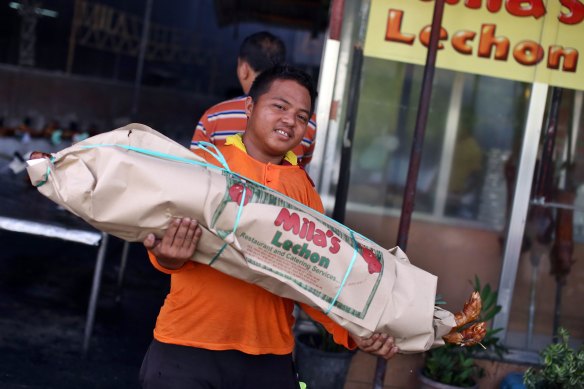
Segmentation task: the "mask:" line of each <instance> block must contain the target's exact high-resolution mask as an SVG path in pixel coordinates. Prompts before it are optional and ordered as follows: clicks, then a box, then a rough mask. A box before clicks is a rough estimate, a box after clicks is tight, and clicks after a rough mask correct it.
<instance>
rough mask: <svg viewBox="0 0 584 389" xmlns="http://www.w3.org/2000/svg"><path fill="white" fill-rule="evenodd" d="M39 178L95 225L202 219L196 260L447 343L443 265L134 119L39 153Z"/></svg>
mask: <svg viewBox="0 0 584 389" xmlns="http://www.w3.org/2000/svg"><path fill="white" fill-rule="evenodd" d="M33 162H34V163H32V164H31V166H29V167H28V168H27V169H28V173H29V176H30V179H31V181H32V183H33V185H35V186H37V187H38V190H39V191H40V192H41V193H42V194H43V195H45V196H47V197H48V198H50V199H51V200H53V201H54V202H56V203H57V204H59V205H61V206H63V207H65V208H66V209H68V210H69V211H71V212H72V213H74V214H76V215H77V216H79V217H81V218H82V219H84V220H85V221H87V222H88V223H89V224H91V225H92V226H94V227H95V228H97V229H99V230H101V231H104V232H106V233H108V234H111V235H114V236H117V237H119V238H121V239H124V240H127V241H130V242H141V241H143V240H144V238H145V237H146V235H147V234H148V233H151V232H153V233H154V234H155V235H157V236H159V237H161V236H162V235H163V233H164V230H165V229H166V228H167V226H168V225H169V223H170V221H171V220H172V219H173V218H174V217H190V218H193V219H196V220H198V221H199V223H200V225H201V227H202V230H203V235H202V237H201V239H200V241H199V245H198V247H197V252H196V253H195V255H194V257H193V258H192V260H194V261H197V262H200V263H205V264H208V265H210V266H213V267H214V268H216V269H217V270H219V271H221V272H224V273H227V274H229V275H231V276H233V277H236V278H239V279H242V280H244V281H246V282H250V283H253V284H257V285H259V286H261V287H263V288H265V289H267V290H269V291H270V292H272V293H274V294H276V295H279V296H282V297H286V298H290V299H292V300H295V301H298V302H303V303H306V304H308V305H310V306H313V307H317V308H319V309H321V310H322V311H324V312H325V313H326V314H327V315H328V316H330V317H331V318H332V319H333V320H334V321H336V322H337V323H338V324H340V325H341V326H343V327H345V328H346V329H347V330H348V331H349V332H350V333H352V334H355V335H358V336H364V337H365V336H370V335H371V333H373V332H383V333H388V334H390V335H392V336H393V337H394V338H395V340H396V344H397V346H398V347H399V348H400V350H401V352H422V351H425V350H427V349H429V348H430V347H432V346H436V345H441V344H443V341H442V336H443V335H445V334H447V333H448V332H449V331H450V330H451V329H452V328H453V327H455V326H456V322H455V319H454V315H453V314H452V313H450V312H448V311H445V310H442V309H440V308H438V307H435V295H436V285H437V277H436V276H434V275H432V274H430V273H428V272H426V271H424V270H422V269H420V268H417V267H416V266H414V265H412V264H411V263H410V262H409V260H408V258H407V256H406V255H405V254H404V253H403V252H402V251H401V250H400V249H399V248H397V247H396V248H393V249H391V250H386V249H384V248H382V247H380V246H379V245H377V244H375V243H374V242H372V241H370V240H369V239H367V238H365V237H363V236H361V235H360V234H358V233H356V232H354V231H352V230H351V229H349V228H348V227H346V226H344V225H343V224H340V223H338V222H336V221H334V220H332V219H330V218H328V217H327V216H326V215H323V214H321V213H319V212H317V211H315V210H313V209H311V208H309V207H306V206H304V205H303V204H300V203H298V202H297V201H295V200H293V199H291V198H289V197H287V196H284V195H282V194H280V193H278V192H276V191H274V190H272V189H270V188H267V187H265V186H263V185H260V184H258V183H256V182H253V181H250V180H247V179H245V178H243V177H241V176H239V175H237V174H234V173H232V172H230V171H229V169H228V166H225V167H224V168H217V167H215V166H213V165H209V164H208V163H206V162H205V160H204V159H203V158H201V157H199V156H198V155H196V154H194V153H193V152H191V151H190V150H188V149H187V148H185V147H183V146H181V145H180V144H178V143H176V142H174V141H172V140H170V139H168V138H167V137H165V136H164V135H162V134H160V133H158V132H156V131H155V130H153V129H151V128H149V127H147V126H144V125H141V124H130V125H127V126H125V127H122V128H119V129H117V130H114V131H110V132H106V133H103V134H100V135H97V136H94V137H91V138H88V139H86V140H84V141H82V142H79V143H77V144H75V145H73V146H71V147H69V148H66V149H64V150H62V151H60V152H57V153H55V154H53V157H52V158H51V159H39V160H34V161H33Z"/></svg>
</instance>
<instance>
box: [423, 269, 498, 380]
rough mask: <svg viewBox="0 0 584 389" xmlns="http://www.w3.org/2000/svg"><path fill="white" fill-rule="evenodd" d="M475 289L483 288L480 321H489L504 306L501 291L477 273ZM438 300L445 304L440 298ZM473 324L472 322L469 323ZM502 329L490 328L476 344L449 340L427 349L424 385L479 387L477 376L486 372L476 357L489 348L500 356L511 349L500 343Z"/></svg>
mask: <svg viewBox="0 0 584 389" xmlns="http://www.w3.org/2000/svg"><path fill="white" fill-rule="evenodd" d="M473 287H474V290H477V291H479V293H480V295H481V300H482V309H481V314H480V316H479V319H477V321H479V322H480V321H484V322H488V321H489V320H491V319H492V318H493V317H494V316H495V315H496V314H497V313H498V312H499V311H500V310H501V307H500V306H498V305H496V304H497V292H496V291H494V290H493V289H492V288H491V286H490V285H489V284H486V285H484V286H482V287H481V282H480V280H479V278H478V277H476V276H475V281H474V285H473ZM437 304H444V302H441V301H438V302H437ZM469 325H472V323H469ZM500 331H501V329H500V328H499V329H495V330H493V329H488V330H487V334H486V335H485V337H484V339H483V340H482V342H481V343H480V344H477V345H474V346H465V347H461V346H456V345H452V344H446V345H444V346H442V347H438V348H435V349H432V350H429V351H427V352H426V353H425V357H424V364H423V366H422V369H421V372H420V374H419V380H420V384H421V386H420V387H421V388H443V389H447V388H477V387H478V385H477V379H478V378H480V377H482V376H483V375H484V370H483V368H482V367H480V366H479V365H477V364H476V363H475V357H476V356H477V355H479V354H484V353H485V352H492V353H494V354H496V355H497V356H498V357H501V356H502V355H503V353H505V352H507V349H506V348H505V347H504V346H503V345H501V344H500V343H499V338H497V337H496V334H497V333H498V332H500Z"/></svg>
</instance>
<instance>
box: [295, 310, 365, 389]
mask: <svg viewBox="0 0 584 389" xmlns="http://www.w3.org/2000/svg"><path fill="white" fill-rule="evenodd" d="M303 324H304V327H305V328H306V327H308V329H304V330H299V331H297V333H296V348H295V350H294V357H295V362H296V367H297V369H298V375H299V378H300V381H302V382H304V383H305V384H306V387H307V389H342V388H343V387H344V384H345V379H346V376H347V372H348V370H349V365H350V364H351V360H352V358H353V355H354V354H355V352H354V351H351V350H348V349H347V348H345V347H343V346H341V345H338V344H336V343H335V342H334V340H333V336H332V335H331V334H329V333H328V332H327V331H326V330H325V329H324V327H323V326H322V325H321V324H320V323H317V322H313V321H305V322H304V323H303Z"/></svg>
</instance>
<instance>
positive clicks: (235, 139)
mask: <svg viewBox="0 0 584 389" xmlns="http://www.w3.org/2000/svg"><path fill="white" fill-rule="evenodd" d="M225 145H227V146H229V145H231V146H235V147H237V148H238V149H240V150H241V151H243V152H245V153H246V154H247V149H246V148H245V145H244V144H243V138H242V137H241V134H235V135H231V136H228V137H227V138H225ZM285 162H287V163H285ZM283 164H284V165H287V164H290V165H294V166H296V165H298V157H297V156H296V154H294V153H293V152H292V151H288V152H286V155H284V163H283Z"/></svg>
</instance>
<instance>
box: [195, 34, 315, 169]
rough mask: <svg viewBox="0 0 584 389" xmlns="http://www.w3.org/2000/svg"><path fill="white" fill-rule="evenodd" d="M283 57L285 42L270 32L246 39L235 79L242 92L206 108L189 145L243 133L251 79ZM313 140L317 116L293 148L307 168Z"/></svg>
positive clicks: (300, 162)
mask: <svg viewBox="0 0 584 389" xmlns="http://www.w3.org/2000/svg"><path fill="white" fill-rule="evenodd" d="M285 59H286V47H285V45H284V42H282V40H281V39H280V38H278V37H276V36H274V35H272V34H271V33H269V32H266V31H262V32H258V33H255V34H252V35H250V36H248V37H247V38H245V39H244V41H243V42H242V44H241V47H240V48H239V54H238V57H237V79H238V80H239V83H240V85H241V89H243V93H244V95H243V96H240V97H236V98H234V99H230V100H226V101H223V102H221V103H218V104H216V105H214V106H212V107H211V108H209V109H208V110H207V111H205V113H204V114H203V116H201V119H200V120H199V122H198V124H197V127H196V128H195V132H194V134H193V139H192V141H191V148H192V149H193V150H195V149H196V148H197V145H198V143H199V142H201V141H203V142H210V143H213V144H215V145H216V146H219V145H222V144H224V143H225V140H226V139H227V138H228V137H229V136H231V135H235V134H241V133H243V131H245V127H246V124H247V117H246V115H245V101H246V99H247V94H248V93H249V89H250V88H251V84H252V82H253V80H254V79H255V78H256V77H257V75H258V74H260V73H261V72H262V71H264V70H265V69H268V68H270V67H272V66H273V65H276V64H279V63H282V62H284V60H285ZM315 140H316V117H315V116H314V115H312V117H311V118H310V120H309V122H308V126H307V130H306V132H305V134H304V136H303V137H302V139H301V141H300V143H299V144H298V145H297V146H296V147H295V148H294V150H293V151H294V153H295V154H296V156H297V158H298V162H299V164H300V165H301V166H304V167H306V166H307V165H308V163H309V162H310V160H311V159H312V153H313V151H314V146H315V143H314V141H315Z"/></svg>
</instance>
